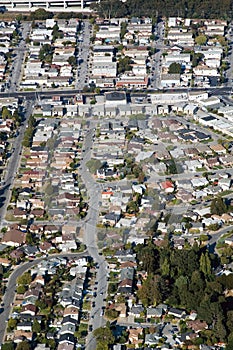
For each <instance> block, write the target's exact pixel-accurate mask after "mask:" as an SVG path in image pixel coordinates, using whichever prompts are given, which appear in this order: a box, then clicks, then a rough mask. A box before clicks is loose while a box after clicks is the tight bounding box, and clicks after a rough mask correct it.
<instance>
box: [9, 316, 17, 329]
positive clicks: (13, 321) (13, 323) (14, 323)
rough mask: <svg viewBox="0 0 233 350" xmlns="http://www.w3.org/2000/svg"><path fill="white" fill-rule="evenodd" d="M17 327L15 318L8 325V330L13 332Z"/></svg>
mask: <svg viewBox="0 0 233 350" xmlns="http://www.w3.org/2000/svg"><path fill="white" fill-rule="evenodd" d="M16 326H17V320H16V319H14V318H12V317H11V318H10V319H9V321H8V324H7V329H8V330H9V331H10V332H11V331H13V329H15V327H16Z"/></svg>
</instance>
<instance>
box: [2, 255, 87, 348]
mask: <svg viewBox="0 0 233 350" xmlns="http://www.w3.org/2000/svg"><path fill="white" fill-rule="evenodd" d="M80 256H88V254H86V252H82V253H66V254H64V253H61V254H53V255H50V256H49V257H47V258H46V259H47V260H49V259H52V258H56V257H60V258H75V257H80ZM42 260H44V258H39V259H35V260H33V261H30V262H26V263H24V264H22V265H19V266H18V267H16V268H15V270H14V271H13V272H12V274H11V275H10V277H9V280H8V283H7V286H6V291H5V294H4V298H3V308H4V311H3V312H2V313H1V314H0V347H1V344H2V343H3V341H4V334H5V331H6V327H7V321H8V319H9V317H10V314H11V310H12V303H13V301H14V298H15V291H16V283H17V278H18V277H19V276H21V275H23V274H24V272H26V271H27V270H29V269H30V268H32V267H33V266H35V265H37V264H38V263H39V262H41V261H42Z"/></svg>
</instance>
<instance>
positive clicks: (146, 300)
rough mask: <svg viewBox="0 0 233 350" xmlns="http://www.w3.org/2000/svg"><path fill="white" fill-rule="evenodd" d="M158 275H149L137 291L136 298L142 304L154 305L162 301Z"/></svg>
mask: <svg viewBox="0 0 233 350" xmlns="http://www.w3.org/2000/svg"><path fill="white" fill-rule="evenodd" d="M159 282H160V280H159V278H158V276H152V275H149V276H148V277H147V279H146V280H145V281H144V282H143V284H142V286H141V288H140V289H139V290H138V292H137V296H138V298H139V299H140V300H141V301H142V303H143V305H144V306H149V305H156V304H159V303H160V302H161V301H162V293H161V289H160V283H159Z"/></svg>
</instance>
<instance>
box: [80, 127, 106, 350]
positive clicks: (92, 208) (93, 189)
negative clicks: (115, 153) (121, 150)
mask: <svg viewBox="0 0 233 350" xmlns="http://www.w3.org/2000/svg"><path fill="white" fill-rule="evenodd" d="M93 135H94V129H93V128H90V130H89V131H88V133H87V135H86V139H85V144H84V150H85V152H84V155H83V162H82V163H81V167H80V175H81V177H82V179H83V182H84V183H85V185H86V188H87V191H88V194H89V210H88V214H87V216H86V223H85V226H84V229H85V230H84V232H85V233H84V240H83V242H84V243H85V244H86V246H87V250H88V253H89V254H90V256H91V257H92V258H93V259H94V261H95V262H96V263H97V264H98V265H99V268H98V269H97V276H96V281H97V282H98V284H97V290H96V292H97V297H96V298H95V307H93V308H92V310H91V322H90V324H91V325H92V326H93V329H96V328H99V327H101V326H103V325H104V324H105V321H104V318H103V317H102V316H101V310H102V306H104V298H105V296H106V291H107V272H106V269H107V264H106V262H105V260H104V258H103V256H101V255H99V253H98V248H97V242H96V238H97V237H96V236H97V233H96V224H97V220H98V215H99V202H100V193H101V192H100V190H101V187H100V186H99V184H97V183H96V182H95V181H94V179H93V177H92V176H91V174H90V173H89V171H88V169H87V167H86V162H87V161H88V160H89V159H90V158H91V147H92V144H93V139H92V138H93ZM86 344H87V346H86V349H87V350H94V349H96V342H95V338H94V337H93V334H92V333H89V334H88V336H87V341H86Z"/></svg>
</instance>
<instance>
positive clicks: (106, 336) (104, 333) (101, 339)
mask: <svg viewBox="0 0 233 350" xmlns="http://www.w3.org/2000/svg"><path fill="white" fill-rule="evenodd" d="M93 334H94V336H95V338H96V341H97V348H99V349H107V350H108V347H109V345H112V344H114V341H115V337H114V336H113V334H112V331H111V329H110V327H108V326H106V327H100V328H97V329H95V330H94V332H93Z"/></svg>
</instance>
